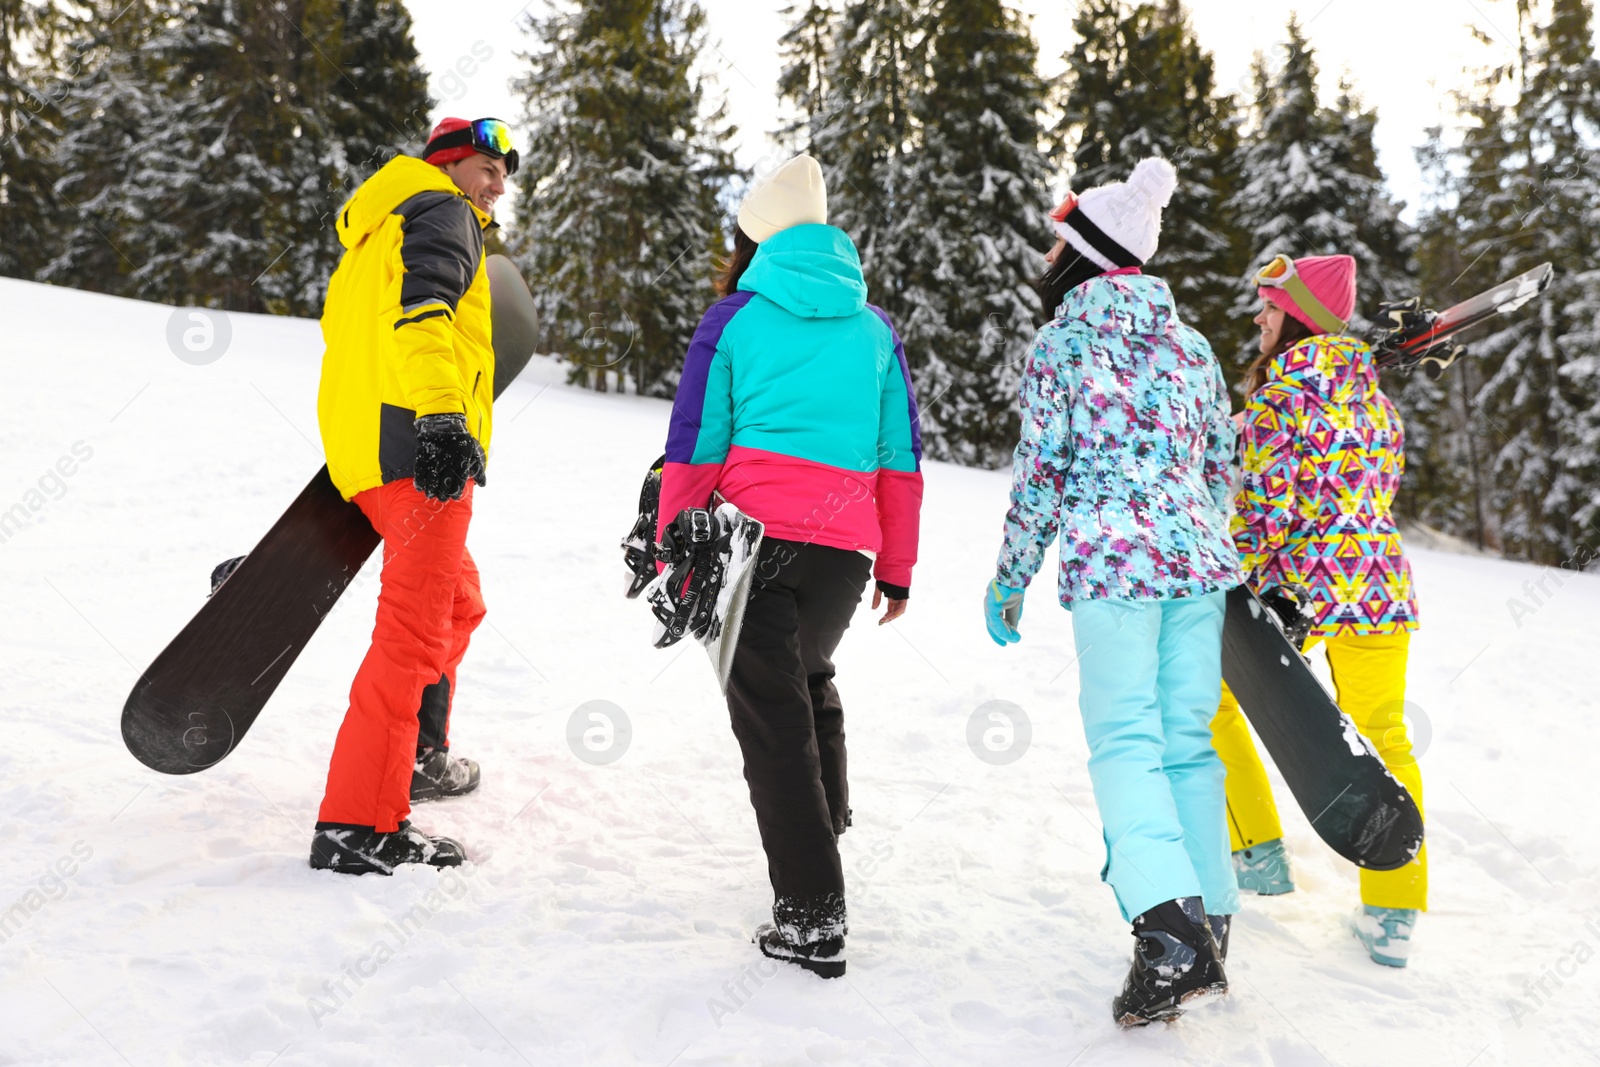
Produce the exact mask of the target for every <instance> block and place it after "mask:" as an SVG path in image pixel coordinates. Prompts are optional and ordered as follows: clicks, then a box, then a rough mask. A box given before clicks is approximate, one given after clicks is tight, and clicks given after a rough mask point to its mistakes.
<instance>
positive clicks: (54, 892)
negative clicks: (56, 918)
mask: <svg viewBox="0 0 1600 1067" xmlns="http://www.w3.org/2000/svg"><path fill="white" fill-rule="evenodd" d="M93 857H94V849H93V848H91V847H90V846H89V844H88V842H86V841H74V842H73V843H72V848H71V850H70V851H69V852H67V853H64V854H63V855H61V856H59V857H57V859H56V861H55V862H54V863H52V864H51V865H50V866H49V867H47V868H46V869H45V872H44V874H43V875H42V876H40V877H39V879H38V880H37V885H36V886H33V887H30V888H29V889H28V891H27V892H26V893H23V894H22V896H20V897H18V898H17V899H16V901H15V902H14V903H12V905H11V906H10V907H9V908H7V909H6V910H5V911H4V912H0V945H3V944H5V943H6V942H7V941H10V940H11V939H12V938H13V937H15V936H16V935H17V934H18V933H20V932H21V930H22V928H23V927H24V926H27V925H28V923H29V922H30V921H31V920H32V919H33V917H34V915H36V914H38V913H39V912H40V911H42V910H44V908H45V907H46V906H47V905H49V904H51V903H52V902H54V901H57V900H60V899H62V898H63V897H65V896H66V895H67V892H68V890H69V889H71V885H70V883H69V881H68V880H69V879H72V878H76V877H77V875H78V869H79V868H80V867H81V866H82V865H83V864H85V863H88V862H89V860H90V859H92V858H93Z"/></svg>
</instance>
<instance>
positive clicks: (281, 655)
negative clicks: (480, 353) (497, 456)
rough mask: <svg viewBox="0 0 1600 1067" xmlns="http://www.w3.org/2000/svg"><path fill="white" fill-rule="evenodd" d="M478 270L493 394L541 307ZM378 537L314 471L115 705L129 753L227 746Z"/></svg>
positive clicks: (501, 387) (191, 768)
mask: <svg viewBox="0 0 1600 1067" xmlns="http://www.w3.org/2000/svg"><path fill="white" fill-rule="evenodd" d="M484 269H485V271H486V272H487V274H488V276H489V290H490V314H491V317H492V321H493V331H494V332H493V342H494V362H495V372H494V394H495V396H496V397H498V396H499V395H500V394H501V393H502V392H504V391H505V389H506V387H507V386H509V385H510V384H511V382H512V381H513V380H514V379H515V378H516V376H517V375H518V374H520V373H521V372H522V370H523V368H524V367H526V366H527V365H528V361H529V360H530V359H531V358H532V356H533V353H534V349H535V347H536V344H537V340H538V330H539V327H538V313H537V311H536V310H535V308H534V303H533V296H532V294H530V293H529V292H528V286H527V283H526V282H525V281H524V280H523V278H522V275H521V274H520V273H519V272H518V271H517V268H516V266H515V265H514V264H512V262H511V261H510V260H509V259H507V258H505V257H504V256H500V255H492V256H490V257H489V259H488V262H487V263H486V264H485V266H484ZM378 544H379V537H378V534H377V531H376V530H374V529H373V528H372V524H371V523H369V522H368V521H367V517H366V516H365V515H363V514H362V512H361V509H360V508H359V507H357V506H356V505H355V504H353V503H350V502H349V501H346V500H345V499H344V498H343V497H342V496H340V494H339V490H338V489H336V488H334V485H333V480H332V479H331V478H330V477H329V476H328V468H327V467H323V468H322V469H321V470H320V471H318V472H317V473H316V475H315V476H314V477H312V479H311V482H310V484H308V485H307V486H306V487H305V489H303V490H302V491H301V493H300V495H299V496H297V497H296V498H295V500H294V502H293V503H292V504H290V505H289V509H288V510H287V511H285V512H284V513H283V515H282V516H281V517H280V518H279V519H278V521H277V522H276V523H274V524H273V526H272V528H271V529H270V530H268V531H267V533H266V536H265V537H263V538H262V539H261V542H260V543H259V544H257V545H256V546H255V548H253V549H251V551H250V553H249V555H247V556H243V557H240V558H238V559H235V560H229V561H228V562H226V563H224V564H222V565H220V566H219V567H218V568H217V569H216V571H215V572H213V574H212V595H211V597H210V599H208V600H207V601H206V602H205V603H204V605H203V606H202V607H201V608H200V610H199V612H198V613H196V615H195V616H194V618H193V619H191V620H189V624H188V625H187V626H185V627H184V628H183V629H182V630H181V631H180V632H179V633H178V636H177V637H175V638H173V639H172V641H171V643H169V644H168V645H167V647H166V648H164V649H163V650H162V651H161V654H160V655H158V656H157V657H156V658H155V660H154V662H152V663H151V664H150V666H149V668H147V669H146V670H145V672H144V673H143V674H142V675H140V677H139V681H138V682H137V684H135V685H134V687H133V692H132V693H130V694H129V696H128V700H127V703H126V704H125V705H124V706H123V709H122V738H123V741H124V742H125V743H126V744H127V746H128V751H129V752H131V753H133V755H134V756H135V757H136V758H137V759H138V760H139V762H141V763H143V764H144V765H145V766H147V767H150V768H152V769H153V770H157V771H161V772H162V773H164V774H193V773H194V772H196V771H200V770H204V769H205V768H207V767H210V766H212V765H213V764H215V763H216V762H217V761H218V760H220V759H222V758H223V757H224V756H226V755H227V754H228V753H229V752H232V751H233V750H234V748H236V747H237V746H238V744H239V742H240V741H241V740H242V739H243V738H244V735H245V732H246V731H247V730H249V729H250V726H251V724H253V723H254V722H255V720H256V716H258V715H259V714H260V713H261V709H262V708H263V707H264V706H265V705H266V703H267V700H268V698H269V697H271V696H272V693H273V690H275V689H276V688H277V686H278V683H279V682H281V681H282V680H283V678H284V675H285V674H287V673H288V671H289V668H290V666H291V665H293V663H294V661H295V658H296V657H298V656H299V655H300V653H301V652H302V651H303V650H304V649H305V647H306V644H307V643H308V642H309V641H310V640H311V638H312V635H314V634H315V633H316V632H317V627H318V626H319V625H321V623H322V620H323V619H324V618H326V617H327V615H328V613H329V612H330V611H331V610H332V609H333V606H334V604H335V603H337V602H338V600H339V597H340V595H341V594H342V593H343V592H344V591H345V587H346V586H348V585H349V584H350V582H351V580H352V579H354V578H355V576H356V572H357V571H359V570H360V569H361V566H362V564H363V563H365V562H366V560H367V557H369V556H370V555H372V551H373V549H375V548H377V547H378Z"/></svg>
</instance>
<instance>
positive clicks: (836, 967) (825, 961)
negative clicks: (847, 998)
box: [755, 923, 844, 978]
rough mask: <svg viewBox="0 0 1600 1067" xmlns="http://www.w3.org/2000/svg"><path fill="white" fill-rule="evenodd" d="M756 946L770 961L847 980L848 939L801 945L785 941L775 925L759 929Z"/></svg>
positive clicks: (824, 940) (767, 924)
mask: <svg viewBox="0 0 1600 1067" xmlns="http://www.w3.org/2000/svg"><path fill="white" fill-rule="evenodd" d="M755 941H756V944H757V945H758V946H760V948H761V954H762V955H763V956H767V957H769V958H770V959H775V960H783V961H784V962H785V963H794V964H798V965H799V966H801V967H804V968H805V969H806V970H808V971H810V972H811V973H812V974H820V975H821V976H822V977H824V978H843V977H844V938H843V937H825V938H822V939H821V940H818V941H807V942H805V943H804V944H799V943H796V942H794V941H790V940H789V939H788V938H786V937H784V936H783V934H782V933H781V932H780V931H779V930H778V927H777V926H776V925H775V924H773V923H762V924H761V925H760V926H758V927H756V937H755Z"/></svg>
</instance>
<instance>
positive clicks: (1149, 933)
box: [1111, 897, 1228, 1027]
mask: <svg viewBox="0 0 1600 1067" xmlns="http://www.w3.org/2000/svg"><path fill="white" fill-rule="evenodd" d="M1133 934H1134V936H1135V937H1137V938H1138V939H1139V943H1138V945H1137V946H1136V947H1135V948H1134V952H1133V966H1132V967H1131V968H1129V970H1128V980H1127V981H1126V982H1124V983H1123V984H1122V992H1121V993H1119V994H1118V995H1117V997H1116V999H1115V1000H1113V1001H1112V1002H1111V1014H1112V1017H1113V1018H1114V1019H1116V1021H1117V1025H1118V1026H1121V1027H1133V1026H1144V1025H1145V1024H1146V1023H1151V1022H1154V1021H1155V1020H1157V1019H1176V1018H1177V1017H1178V1016H1179V1015H1182V1014H1183V1008H1182V1005H1183V1003H1184V1002H1185V1001H1189V1000H1194V999H1196V998H1197V997H1209V996H1219V995H1221V994H1223V993H1226V992H1227V991H1228V978H1227V975H1225V974H1224V973H1223V970H1222V960H1221V958H1220V955H1219V953H1218V950H1217V942H1216V939H1215V938H1214V937H1212V934H1211V926H1210V924H1209V923H1207V922H1206V913H1205V908H1204V906H1203V905H1202V904H1201V902H1200V898H1199V897H1182V898H1180V899H1178V900H1169V901H1167V902H1166V903H1164V904H1157V905H1156V906H1155V907H1153V908H1151V909H1150V910H1149V911H1147V912H1145V913H1144V914H1143V915H1140V916H1138V917H1137V918H1135V919H1134V920H1133Z"/></svg>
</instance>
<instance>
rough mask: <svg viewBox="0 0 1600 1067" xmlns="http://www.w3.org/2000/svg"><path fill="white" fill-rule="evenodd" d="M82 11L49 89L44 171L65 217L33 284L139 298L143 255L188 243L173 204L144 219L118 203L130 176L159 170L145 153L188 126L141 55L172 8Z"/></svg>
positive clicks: (164, 0) (156, 1) (148, 58)
mask: <svg viewBox="0 0 1600 1067" xmlns="http://www.w3.org/2000/svg"><path fill="white" fill-rule="evenodd" d="M87 8H88V11H89V17H88V18H87V19H85V20H84V21H83V22H82V23H81V24H80V26H79V27H78V32H77V33H76V34H75V35H74V37H73V39H72V40H71V41H70V43H69V44H68V49H69V51H70V52H71V54H72V56H73V59H74V61H73V64H72V67H71V69H70V70H67V71H65V72H63V75H62V77H61V78H60V79H59V80H57V81H56V82H55V83H54V84H53V86H52V96H53V98H54V100H55V103H56V107H57V109H58V111H59V114H60V120H61V131H62V132H61V136H60V138H59V140H58V141H57V143H56V146H55V152H54V155H53V158H52V165H53V167H54V169H55V173H56V175H57V180H56V184H55V190H56V193H57V195H59V196H60V197H61V199H62V201H63V202H64V204H65V205H66V209H65V210H64V211H63V212H62V213H61V215H60V225H59V227H58V229H57V234H56V240H55V242H54V244H53V246H52V247H51V249H50V253H51V258H50V260H49V262H47V263H46V264H44V265H43V266H42V267H40V268H39V272H38V277H39V278H40V280H42V281H48V282H52V283H55V284H58V285H68V286H72V287H74V288H80V289H93V290H97V291H99V292H106V293H116V294H119V295H139V293H140V292H141V291H142V290H141V289H140V287H138V286H137V285H135V284H134V283H133V282H132V279H133V277H134V275H135V273H136V272H137V271H138V270H139V268H140V267H142V266H144V265H145V264H146V263H147V262H148V259H149V257H150V255H151V254H152V253H156V254H166V255H169V256H170V255H177V254H180V253H181V250H182V249H183V248H184V247H185V245H186V244H187V241H188V237H187V233H188V230H187V220H186V219H185V218H184V217H183V214H182V212H181V211H180V210H178V209H177V207H176V205H175V204H168V205H165V206H161V205H157V208H156V210H155V211H154V213H153V214H151V215H148V216H145V215H141V214H140V213H139V212H138V211H137V210H136V208H135V206H134V204H133V203H132V200H131V198H130V197H129V195H128V190H129V189H130V188H131V187H132V186H133V184H134V183H135V181H136V176H143V175H147V174H148V173H150V171H151V169H152V167H154V168H156V169H160V167H161V161H160V160H154V161H153V160H152V159H151V158H150V156H149V152H150V151H155V152H157V153H161V152H165V151H166V150H167V149H169V148H170V147H171V146H172V144H173V143H174V142H175V141H177V140H179V139H181V138H182V136H183V135H182V132H181V130H182V127H183V124H184V123H185V122H186V121H188V119H189V118H190V117H191V116H188V115H184V114H182V113H181V108H180V107H179V106H178V105H177V104H176V103H175V102H174V101H173V100H172V99H171V97H170V96H169V94H168V92H167V88H166V85H165V81H166V78H167V71H166V66H165V63H164V61H163V60H162V59H161V58H160V57H159V56H157V55H156V54H155V52H154V51H152V49H151V47H150V46H151V45H152V43H153V42H154V41H155V40H156V39H157V38H158V37H160V36H161V35H162V34H164V33H165V32H166V31H167V29H168V28H169V26H170V25H171V24H172V23H173V21H175V19H176V18H177V14H178V7H177V4H176V3H175V2H173V0H133V2H132V3H128V4H127V5H126V6H125V7H124V6H123V5H122V4H121V2H120V0H88V3H87ZM173 127H177V129H173ZM163 134H165V136H162V135H163ZM152 146H153V147H152ZM135 233H137V235H138V238H139V239H138V240H137V241H135V240H134V239H133V235H134V234H135ZM178 292H179V293H181V290H179V291H178ZM162 295H166V294H162ZM174 295H176V294H174Z"/></svg>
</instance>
